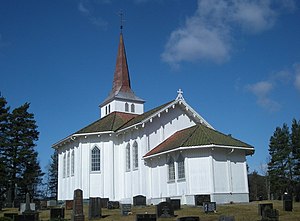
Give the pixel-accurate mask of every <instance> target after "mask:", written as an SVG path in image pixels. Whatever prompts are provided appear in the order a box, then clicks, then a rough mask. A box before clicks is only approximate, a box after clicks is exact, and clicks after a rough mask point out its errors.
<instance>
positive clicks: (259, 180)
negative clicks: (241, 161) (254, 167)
mask: <svg viewBox="0 0 300 221" xmlns="http://www.w3.org/2000/svg"><path fill="white" fill-rule="evenodd" d="M266 179H267V177H265V176H261V175H259V174H258V173H257V171H253V172H252V173H250V174H249V175H248V180H249V199H250V201H253V200H266V199H268V195H267V193H268V191H267V186H266Z"/></svg>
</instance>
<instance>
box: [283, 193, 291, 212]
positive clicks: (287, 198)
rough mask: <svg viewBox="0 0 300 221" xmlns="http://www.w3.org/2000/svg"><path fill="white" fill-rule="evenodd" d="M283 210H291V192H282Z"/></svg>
mask: <svg viewBox="0 0 300 221" xmlns="http://www.w3.org/2000/svg"><path fill="white" fill-rule="evenodd" d="M282 199H283V211H293V197H292V195H291V194H287V193H285V194H283V197H282Z"/></svg>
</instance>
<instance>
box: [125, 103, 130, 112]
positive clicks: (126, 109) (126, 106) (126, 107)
mask: <svg viewBox="0 0 300 221" xmlns="http://www.w3.org/2000/svg"><path fill="white" fill-rule="evenodd" d="M125 111H126V112H128V111H129V105H128V103H127V102H126V103H125Z"/></svg>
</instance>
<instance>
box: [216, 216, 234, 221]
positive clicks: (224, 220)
mask: <svg viewBox="0 0 300 221" xmlns="http://www.w3.org/2000/svg"><path fill="white" fill-rule="evenodd" d="M219 221H235V218H234V216H220V217H219Z"/></svg>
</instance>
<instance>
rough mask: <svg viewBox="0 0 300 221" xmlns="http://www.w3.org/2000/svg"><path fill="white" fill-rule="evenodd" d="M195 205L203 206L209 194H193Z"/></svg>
mask: <svg viewBox="0 0 300 221" xmlns="http://www.w3.org/2000/svg"><path fill="white" fill-rule="evenodd" d="M194 197H195V206H203V203H204V202H210V195H208V194H206V195H195V196H194Z"/></svg>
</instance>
